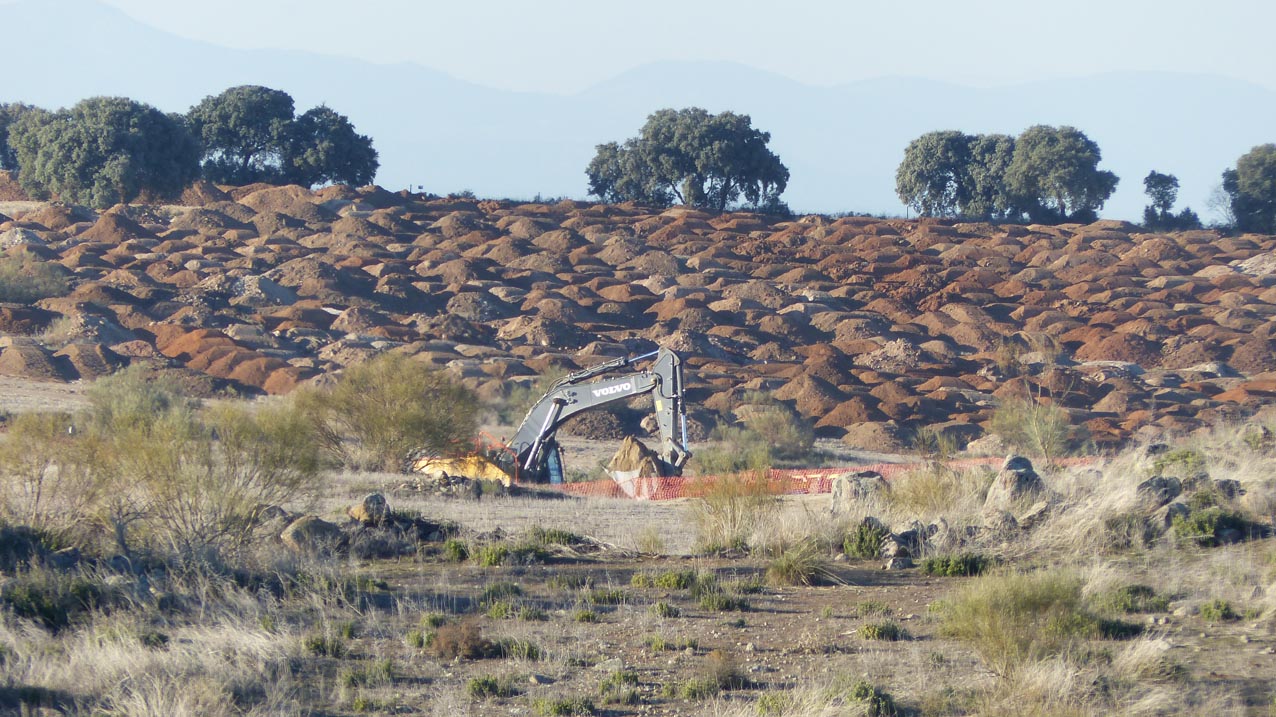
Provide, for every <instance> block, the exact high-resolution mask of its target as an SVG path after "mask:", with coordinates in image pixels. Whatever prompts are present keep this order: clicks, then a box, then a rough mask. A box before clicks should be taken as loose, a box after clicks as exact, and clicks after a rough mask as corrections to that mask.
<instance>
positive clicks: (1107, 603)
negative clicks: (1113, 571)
mask: <svg viewBox="0 0 1276 717" xmlns="http://www.w3.org/2000/svg"><path fill="white" fill-rule="evenodd" d="M1090 603H1091V604H1092V605H1093V606H1094V607H1095V609H1097V610H1101V611H1104V612H1116V613H1127V614H1128V613H1144V612H1165V611H1166V610H1168V609H1169V608H1170V599H1169V598H1168V597H1165V596H1163V595H1157V594H1156V591H1155V590H1153V589H1152V588H1150V587H1148V586H1147V585H1123V586H1121V587H1119V588H1115V589H1113V590H1109V591H1107V592H1104V593H1100V594H1098V595H1095V596H1094V597H1092V598H1091V599H1090Z"/></svg>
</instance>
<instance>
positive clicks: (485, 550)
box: [478, 543, 510, 568]
mask: <svg viewBox="0 0 1276 717" xmlns="http://www.w3.org/2000/svg"><path fill="white" fill-rule="evenodd" d="M509 554H510V549H509V548H508V547H506V546H505V545H502V544H500V543H493V544H492V545H484V546H483V547H481V548H479V549H478V564H479V565H480V566H481V567H484V568H494V567H497V566H499V565H502V564H503V563H504V562H505V560H506V558H508V557H509Z"/></svg>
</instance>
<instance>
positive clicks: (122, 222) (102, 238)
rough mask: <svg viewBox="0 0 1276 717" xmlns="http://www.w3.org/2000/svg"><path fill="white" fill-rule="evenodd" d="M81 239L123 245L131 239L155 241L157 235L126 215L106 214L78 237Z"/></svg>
mask: <svg viewBox="0 0 1276 717" xmlns="http://www.w3.org/2000/svg"><path fill="white" fill-rule="evenodd" d="M78 236H79V238H81V239H89V240H91V241H97V242H103V243H106V244H122V243H124V242H126V241H128V240H129V239H154V238H155V235H154V234H153V233H151V232H150V231H149V230H148V229H146V228H145V227H143V226H142V225H141V224H138V223H137V222H135V221H133V220H132V219H130V218H128V217H127V216H125V215H124V214H121V213H117V212H106V213H104V214H103V215H102V216H101V217H98V220H97V222H95V223H94V224H93V226H91V227H89V228H88V229H86V230H85V231H82V232H80V234H79V235H78Z"/></svg>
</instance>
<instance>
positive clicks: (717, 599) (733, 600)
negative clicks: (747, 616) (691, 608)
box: [699, 592, 749, 612]
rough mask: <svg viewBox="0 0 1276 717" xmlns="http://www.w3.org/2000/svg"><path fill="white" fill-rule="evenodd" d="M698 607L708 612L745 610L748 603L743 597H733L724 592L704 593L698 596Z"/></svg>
mask: <svg viewBox="0 0 1276 717" xmlns="http://www.w3.org/2000/svg"><path fill="white" fill-rule="evenodd" d="M699 605H700V609H701V610H707V611H710V612H730V611H735V610H739V611H746V610H748V609H749V603H748V602H747V601H746V600H744V599H743V598H739V597H733V596H731V595H727V594H726V593H721V592H716V593H705V594H704V595H701V596H700V601H699Z"/></svg>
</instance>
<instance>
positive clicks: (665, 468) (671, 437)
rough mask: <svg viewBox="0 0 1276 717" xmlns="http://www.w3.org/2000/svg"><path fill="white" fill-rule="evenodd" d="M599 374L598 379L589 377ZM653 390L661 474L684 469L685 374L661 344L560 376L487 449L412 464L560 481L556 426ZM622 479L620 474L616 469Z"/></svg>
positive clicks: (417, 468) (422, 469) (420, 468)
mask: <svg viewBox="0 0 1276 717" xmlns="http://www.w3.org/2000/svg"><path fill="white" fill-rule="evenodd" d="M648 359H653V360H652V361H651V364H650V365H649V366H647V367H646V368H645V369H643V370H640V371H636V372H632V373H626V374H622V375H619V376H607V377H604V374H609V373H613V372H616V371H622V370H624V369H627V368H629V367H631V366H633V365H634V364H637V363H639V362H643V361H646V360H648ZM591 379H597V380H591ZM648 393H650V394H651V395H652V403H653V405H654V410H655V414H656V423H657V424H658V426H659V429H660V447H659V448H658V449H657V450H656V451H655V456H651V458H652V462H653V463H654V464H655V468H656V470H657V471H658V473H659V475H662V476H673V475H680V474H681V473H682V467H683V466H684V465H685V464H686V462H687V459H689V458H690V457H691V453H690V451H688V450H687V411H686V403H685V399H684V388H683V378H682V358H681V357H680V356H678V354H676V353H674V352H673V351H670V350H669V349H664V348H661V349H659V350H656V351H652V352H650V353H645V354H642V355H639V356H625V357H621V358H617V359H613V360H611V361H607V362H605V363H601V364H597V365H595V366H590V367H589V368H585V369H582V370H580V371H577V372H575V373H571V374H568V375H567V376H564V377H563V378H561V379H559V380H558V381H556V382H555V383H554V384H553V386H551V387H550V389H549V391H547V392H546V393H545V395H544V396H542V397H541V398H540V400H538V401H537V402H536V403H535V405H533V406H532V408H531V410H529V411H528V412H527V416H526V417H525V418H524V419H523V422H522V424H521V425H520V426H519V427H518V430H517V431H515V432H514V437H513V439H511V440H510V441H509V442H507V443H505V444H503V445H499V446H496V447H495V450H488V451H486V452H485V453H484V454H476V455H470V456H464V457H461V458H436V457H426V458H421V459H419V460H417V461H416V462H415V463H414V464H413V465H412V471H413V472H417V473H438V472H444V473H447V474H448V475H452V476H465V477H468V478H483V479H489V480H490V479H497V480H501V482H503V483H505V484H506V485H509V484H510V483H511V482H513V481H519V482H530V483H551V484H552V483H562V482H563V475H564V474H563V459H562V452H561V451H560V449H559V445H558V441H557V440H556V438H555V436H556V434H557V432H558V429H559V428H560V427H561V426H562V425H563V424H564V423H566V422H567V421H568V420H570V419H571V418H572V417H574V416H577V415H579V414H581V413H583V412H585V411H591V410H595V409H598V408H602V407H604V406H607V405H609V404H613V403H617V402H620V401H625V400H627V399H630V398H633V397H635V396H642V395H645V394H648ZM612 477H613V478H614V479H616V480H617V481H618V482H619V481H620V480H621V479H622V478H630V477H631V476H623V477H622V476H619V475H616V474H615V473H613V475H612Z"/></svg>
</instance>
